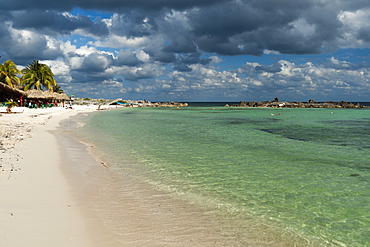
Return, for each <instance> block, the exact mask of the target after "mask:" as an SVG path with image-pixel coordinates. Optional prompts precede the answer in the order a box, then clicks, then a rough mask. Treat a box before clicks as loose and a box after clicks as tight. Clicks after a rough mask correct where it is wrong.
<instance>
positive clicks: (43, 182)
mask: <svg viewBox="0 0 370 247" xmlns="http://www.w3.org/2000/svg"><path fill="white" fill-rule="evenodd" d="M81 110H83V111H87V110H91V109H87V108H83V109H80V110H76V109H74V110H66V109H63V108H52V109H38V110H30V109H25V110H24V112H23V113H19V114H3V115H2V116H0V137H1V139H0V140H1V143H0V166H1V167H0V198H1V199H0V200H1V201H0V246H3V247H18V246H19V247H24V246H38V247H40V246H41V247H42V246H79V247H83V246H119V245H118V244H117V243H116V242H115V240H114V237H113V236H111V235H110V233H109V231H107V230H106V229H105V228H104V226H103V225H102V224H101V223H100V221H99V220H98V218H97V217H96V216H95V214H94V213H93V212H90V211H89V208H88V207H89V205H86V204H85V203H84V201H83V200H82V199H81V200H80V199H79V198H83V196H82V195H86V193H89V192H91V193H94V191H93V190H94V188H95V187H94V186H93V185H92V184H91V181H89V180H88V179H87V177H86V176H85V174H84V172H85V171H84V170H80V171H74V172H71V171H70V172H68V169H66V168H65V166H66V165H68V164H65V163H63V161H66V160H65V159H62V157H63V155H61V154H60V153H59V150H58V143H57V139H56V136H55V135H53V134H52V132H53V131H55V129H56V128H57V127H58V126H59V123H60V121H61V120H62V119H65V118H68V117H70V116H72V115H75V114H76V113H78V112H81ZM30 137H32V138H30ZM88 164H89V166H96V167H95V168H96V169H99V168H100V169H105V168H103V167H102V166H101V165H99V164H98V163H97V162H94V160H93V159H92V160H91V162H89V163H88ZM61 167H64V168H63V169H61ZM86 169H89V167H85V170H86ZM72 185H73V187H72Z"/></svg>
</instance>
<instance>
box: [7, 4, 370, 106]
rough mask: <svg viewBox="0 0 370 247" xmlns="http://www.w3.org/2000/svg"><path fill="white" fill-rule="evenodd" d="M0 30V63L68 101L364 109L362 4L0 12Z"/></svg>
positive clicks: (366, 48) (368, 15)
mask: <svg viewBox="0 0 370 247" xmlns="http://www.w3.org/2000/svg"><path fill="white" fill-rule="evenodd" d="M0 22H1V25H0V56H1V58H0V63H4V62H5V61H6V60H9V59H10V60H12V61H13V62H15V63H16V64H17V66H18V68H19V69H22V68H24V67H25V66H27V65H28V64H30V63H32V62H33V61H34V60H39V61H40V62H41V63H44V64H47V65H48V66H49V67H50V68H51V70H52V71H53V73H54V75H55V79H56V80H57V83H58V85H60V86H61V87H62V89H63V90H64V91H65V92H66V93H67V94H74V95H75V97H82V98H85V97H89V98H108V99H116V98H122V99H136V100H139V99H146V100H150V101H182V102H192V101H219V102H238V101H266V100H273V99H274V98H275V97H278V98H279V100H280V101H308V100H309V99H314V100H316V101H342V100H344V101H349V102H368V101H370V1H369V0H299V1H298V0H181V1H180V0H63V1H50V0H33V1H29V0H12V1H3V0H1V1H0Z"/></svg>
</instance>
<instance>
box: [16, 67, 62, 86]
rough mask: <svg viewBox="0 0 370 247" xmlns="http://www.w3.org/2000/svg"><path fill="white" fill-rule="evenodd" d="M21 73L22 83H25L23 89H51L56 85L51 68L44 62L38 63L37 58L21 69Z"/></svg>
mask: <svg viewBox="0 0 370 247" xmlns="http://www.w3.org/2000/svg"><path fill="white" fill-rule="evenodd" d="M22 73H23V76H22V84H23V85H25V87H24V91H27V90H28V89H32V88H34V89H38V90H40V89H48V90H50V91H53V89H54V87H55V86H56V85H57V83H56V81H55V79H54V74H53V72H52V71H51V69H50V68H49V67H48V66H47V65H46V64H42V63H39V61H38V60H35V61H33V63H31V64H29V65H28V66H27V67H26V68H25V69H23V70H22Z"/></svg>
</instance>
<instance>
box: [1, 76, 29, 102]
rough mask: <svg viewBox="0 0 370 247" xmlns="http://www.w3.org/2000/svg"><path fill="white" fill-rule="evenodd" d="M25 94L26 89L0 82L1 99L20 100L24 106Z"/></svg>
mask: <svg viewBox="0 0 370 247" xmlns="http://www.w3.org/2000/svg"><path fill="white" fill-rule="evenodd" d="M23 96H25V93H24V91H22V90H19V89H17V88H13V87H10V86H8V85H7V84H5V83H3V82H0V101H6V100H13V101H18V100H19V102H20V106H22V101H23Z"/></svg>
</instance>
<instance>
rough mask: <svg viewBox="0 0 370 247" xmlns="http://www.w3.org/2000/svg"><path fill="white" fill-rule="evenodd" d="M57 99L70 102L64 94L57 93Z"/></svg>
mask: <svg viewBox="0 0 370 247" xmlns="http://www.w3.org/2000/svg"><path fill="white" fill-rule="evenodd" d="M57 99H59V100H71V98H70V97H69V96H68V95H67V94H65V93H59V95H58V98H57Z"/></svg>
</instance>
